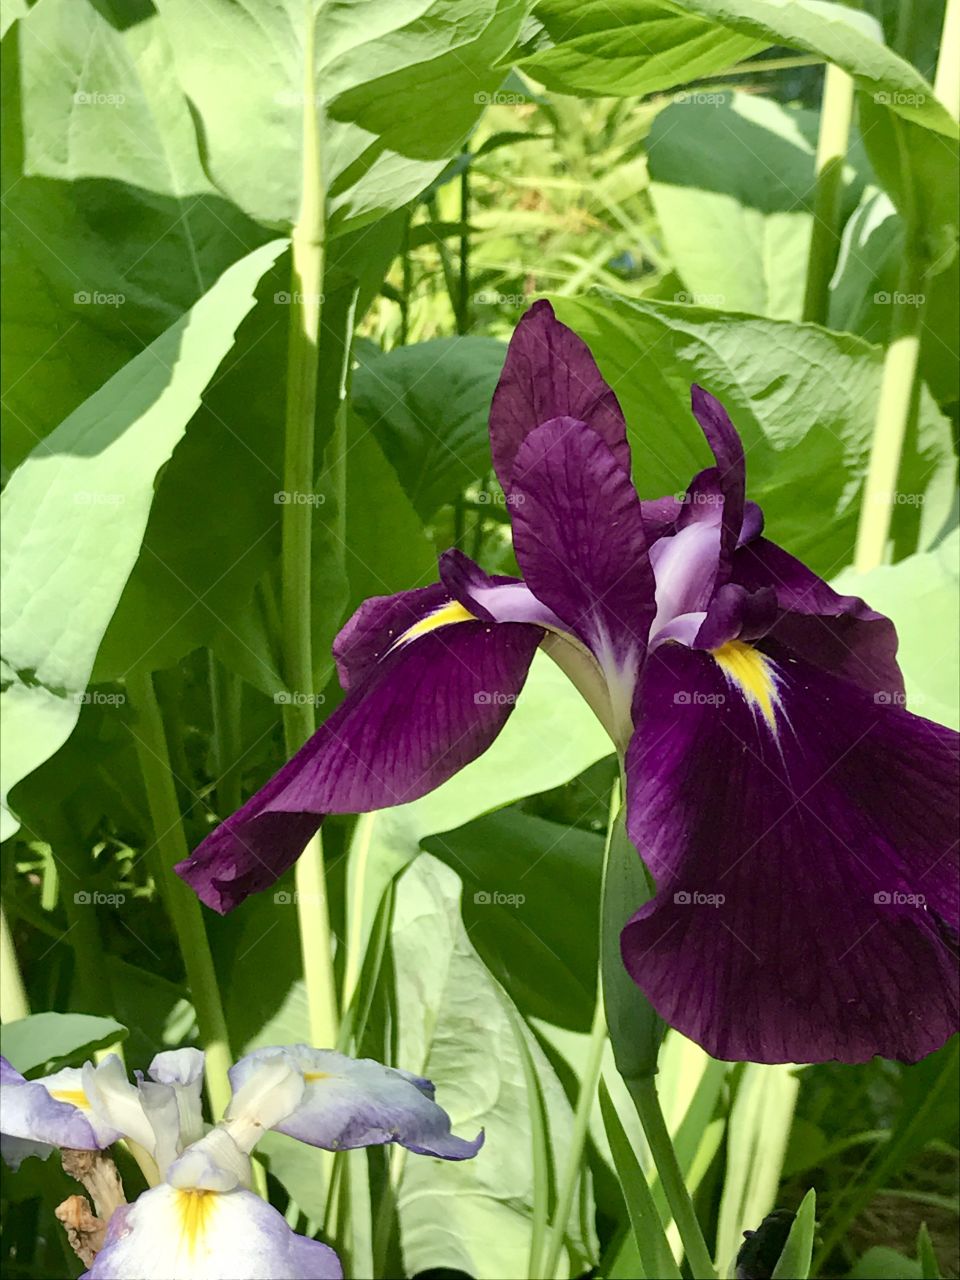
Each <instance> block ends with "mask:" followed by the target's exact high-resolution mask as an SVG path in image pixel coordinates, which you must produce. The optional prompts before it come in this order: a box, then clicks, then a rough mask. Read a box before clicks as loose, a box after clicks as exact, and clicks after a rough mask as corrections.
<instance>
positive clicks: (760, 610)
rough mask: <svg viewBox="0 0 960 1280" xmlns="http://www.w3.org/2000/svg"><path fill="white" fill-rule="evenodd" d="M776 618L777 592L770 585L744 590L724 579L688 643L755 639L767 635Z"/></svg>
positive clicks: (700, 645) (716, 644)
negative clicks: (754, 589)
mask: <svg viewBox="0 0 960 1280" xmlns="http://www.w3.org/2000/svg"><path fill="white" fill-rule="evenodd" d="M776 618H777V596H776V592H775V591H774V590H773V588H772V587H759V588H758V589H757V590H756V591H748V590H747V589H746V587H741V586H740V585H739V584H738V583H735V582H727V583H725V584H724V586H722V587H721V588H720V590H719V591H718V592H717V593H716V595H715V596H714V598H713V599H712V600H711V601H710V607H709V608H708V610H707V615H706V617H705V618H704V620H703V622H702V623H701V624H700V629H699V631H698V632H697V634H696V637H695V639H694V640H693V643H692V646H691V647H692V648H695V649H719V648H720V647H721V645H725V644H728V643H729V642H730V641H731V640H758V639H760V637H761V636H765V635H767V633H768V632H769V631H770V629H771V627H772V626H773V624H774V622H775V621H776Z"/></svg>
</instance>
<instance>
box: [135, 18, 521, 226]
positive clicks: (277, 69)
mask: <svg viewBox="0 0 960 1280" xmlns="http://www.w3.org/2000/svg"><path fill="white" fill-rule="evenodd" d="M157 7H158V9H159V11H160V14H161V16H162V17H163V20H164V23H165V25H166V27H167V31H168V35H169V38H170V41H171V43H172V45H173V48H174V54H175V58H176V65H177V72H178V75H179V78H180V82H181V84H182V85H183V88H184V90H185V92H186V93H187V95H188V96H189V98H190V100H191V102H192V103H193V105H194V108H195V110H196V113H197V118H198V128H199V129H200V131H201V137H202V139H203V145H204V148H205V153H206V158H207V164H208V167H209V171H210V173H211V175H212V176H213V178H214V181H215V182H216V183H217V184H218V186H219V187H220V188H221V189H222V190H223V191H224V192H226V193H228V194H229V195H230V197H231V199H233V200H235V201H236V203H237V204H239V205H240V206H241V208H243V209H246V210H247V211H248V212H249V213H250V214H251V215H252V216H253V217H255V218H257V219H258V220H259V221H262V222H266V223H268V224H270V225H289V224H290V223H292V222H293V221H294V219H295V218H296V216H297V212H298V207H299V203H300V170H301V135H302V117H303V100H304V93H305V87H304V57H305V54H304V47H305V38H306V27H307V23H306V14H307V13H308V10H309V8H310V6H309V5H308V4H304V3H303V0H278V2H277V3H275V4H269V5H264V4H260V3H256V2H255V0H240V2H239V3H238V2H237V0H208V2H207V3H205V4H204V5H203V6H198V5H197V4H195V3H194V0H158V4H157ZM315 8H316V12H317V15H318V17H317V31H316V51H317V53H316V58H317V62H316V83H315V89H314V92H315V93H316V95H317V99H318V104H319V103H320V102H322V103H323V105H324V107H325V114H326V127H325V130H324V137H323V141H322V146H321V151H322V165H323V176H324V181H325V183H326V187H327V191H328V194H329V198H330V212H331V223H330V225H331V229H332V230H337V231H339V230H343V229H344V227H345V226H346V225H347V224H349V223H355V224H359V223H363V222H368V221H372V220H373V219H375V218H377V217H379V216H381V215H382V214H384V213H386V212H388V211H390V210H392V209H397V208H399V207H400V206H401V205H403V204H406V203H407V202H408V201H409V200H411V199H413V198H414V197H415V196H416V195H418V194H419V193H420V192H421V191H422V190H423V189H424V188H425V187H426V186H427V185H428V184H429V183H430V182H431V181H432V180H433V179H434V178H435V177H436V176H437V174H439V173H440V171H441V170H442V169H443V167H444V164H445V162H446V160H447V159H448V158H449V157H450V156H451V155H453V154H454V152H456V151H457V149H458V148H459V146H460V145H461V143H462V141H463V140H464V138H465V137H466V136H467V134H468V133H469V131H470V129H471V128H472V126H473V124H474V123H475V121H476V120H477V118H478V116H479V115H480V112H481V110H482V104H483V102H484V101H485V100H486V99H485V95H489V94H491V93H493V92H494V90H495V89H496V88H497V86H498V84H499V80H500V78H501V76H499V75H497V74H495V73H493V72H492V70H491V68H492V67H493V66H494V65H495V63H497V62H498V61H499V59H501V58H502V57H503V56H504V55H506V54H507V53H508V52H509V50H510V49H511V47H512V45H513V42H514V40H515V38H516V34H517V32H518V30H519V25H520V21H521V19H522V16H523V11H524V6H523V4H522V3H521V2H520V0H466V2H465V0H392V3H389V4H381V5H378V6H377V9H376V13H375V15H374V14H373V11H372V10H371V7H370V5H369V4H368V3H365V2H364V0H334V2H333V3H328V4H324V5H319V4H317V5H316V6H315Z"/></svg>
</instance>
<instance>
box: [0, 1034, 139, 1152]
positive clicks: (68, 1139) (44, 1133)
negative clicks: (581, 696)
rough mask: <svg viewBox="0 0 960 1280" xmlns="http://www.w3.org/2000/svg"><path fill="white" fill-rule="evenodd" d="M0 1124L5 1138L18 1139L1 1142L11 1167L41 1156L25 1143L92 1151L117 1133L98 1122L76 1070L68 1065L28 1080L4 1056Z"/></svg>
mask: <svg viewBox="0 0 960 1280" xmlns="http://www.w3.org/2000/svg"><path fill="white" fill-rule="evenodd" d="M58 1093H59V1094H60V1095H61V1096H60V1097H58V1096H57V1095H58ZM0 1128H2V1130H3V1134H4V1136H5V1137H7V1138H12V1139H17V1141H16V1142H14V1143H10V1144H8V1143H4V1155H5V1158H7V1159H8V1162H9V1163H11V1164H12V1165H13V1167H17V1166H18V1165H19V1163H20V1161H21V1160H22V1159H23V1158H24V1157H25V1156H27V1155H32V1154H39V1153H38V1152H36V1151H34V1150H31V1149H30V1148H29V1147H26V1146H23V1145H21V1143H24V1142H25V1143H40V1144H43V1145H44V1146H53V1147H72V1148H73V1149H75V1150H78V1151H96V1150H98V1149H100V1148H102V1147H107V1146H109V1145H110V1143H111V1142H116V1140H117V1138H119V1136H120V1134H119V1133H118V1132H117V1131H116V1130H114V1129H108V1128H107V1127H106V1126H105V1125H102V1124H97V1123H96V1120H95V1118H94V1117H93V1116H92V1113H91V1108H90V1104H89V1102H88V1100H87V1097H86V1095H85V1094H84V1092H83V1085H82V1079H81V1072H80V1071H79V1070H77V1069H76V1068H70V1067H68V1068H65V1069H64V1070H63V1071H58V1072H55V1073H54V1074H53V1075H52V1076H46V1077H45V1078H44V1079H42V1080H27V1079H25V1078H24V1077H23V1076H22V1075H21V1074H20V1072H19V1071H17V1070H15V1068H14V1067H12V1066H11V1065H10V1063H9V1062H8V1061H7V1059H6V1058H0ZM44 1154H46V1153H44Z"/></svg>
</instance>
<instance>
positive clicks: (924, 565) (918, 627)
mask: <svg viewBox="0 0 960 1280" xmlns="http://www.w3.org/2000/svg"><path fill="white" fill-rule="evenodd" d="M958 555H960V532H958V531H957V530H954V532H953V533H952V534H951V535H950V536H949V537H948V538H945V539H944V540H943V542H941V543H940V544H939V545H938V546H937V547H936V548H935V549H934V550H932V551H924V552H918V553H917V555H913V556H908V557H907V558H906V559H905V560H901V561H900V562H899V563H898V564H894V565H881V566H880V567H879V568H877V569H871V570H870V572H869V573H857V572H856V570H854V569H845V570H844V571H843V573H841V574H840V575H839V576H838V577H837V578H836V579H834V583H833V585H834V586H835V587H836V589H837V590H838V591H842V592H844V593H845V594H847V595H858V596H862V597H863V599H864V600H867V601H869V603H870V605H871V606H872V607H873V608H874V609H878V610H879V611H880V612H881V613H885V614H887V616H888V617H890V618H892V619H893V621H894V623H895V624H896V627H897V635H898V636H899V637H900V648H899V651H898V653H897V659H898V661H899V663H900V667H901V669H902V670H903V674H904V679H905V681H906V686H907V707H908V708H909V709H910V710H911V711H915V712H916V713H917V715H921V716H925V717H926V718H927V719H928V720H937V721H939V722H940V723H941V724H946V725H949V726H950V727H951V728H952V729H956V728H960V656H958V654H960V623H958V618H960V573H958V569H957V565H958Z"/></svg>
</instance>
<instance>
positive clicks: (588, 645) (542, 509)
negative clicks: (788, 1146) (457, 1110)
mask: <svg viewBox="0 0 960 1280" xmlns="http://www.w3.org/2000/svg"><path fill="white" fill-rule="evenodd" d="M691 399H692V410H693V415H694V417H695V419H696V421H697V422H698V423H699V425H700V428H701V429H702V431H703V433H704V435H705V437H706V441H707V444H708V445H709V447H710V449H711V451H712V453H713V456H714V464H713V465H712V466H710V467H707V468H706V469H705V470H703V471H701V472H699V473H698V474H697V475H695V476H694V477H693V478H692V480H691V481H690V483H689V485H688V486H687V488H686V490H685V491H684V492H683V493H682V494H681V496H680V497H679V498H678V497H676V496H672V497H665V498H660V499H656V500H653V501H641V499H640V498H639V497H638V495H637V493H636V491H635V490H634V487H633V483H632V480H631V454H630V448H629V445H628V442H627V432H626V426H625V422H624V417H623V413H622V411H621V409H620V406H619V404H618V402H617V398H616V396H615V394H614V392H613V390H612V389H611V388H610V387H609V386H608V385H607V383H606V382H605V381H604V379H603V377H602V376H601V374H600V371H599V369H598V368H597V365H596V363H595V361H594V359H593V357H592V355H591V354H590V352H589V350H588V348H587V347H586V345H585V344H584V343H583V342H582V341H581V340H580V338H579V337H577V335H576V334H574V333H573V332H572V331H571V330H570V329H568V328H567V327H566V326H564V325H563V324H561V323H560V322H559V321H558V320H557V319H556V317H555V316H554V313H553V310H552V308H551V307H550V304H549V303H547V302H545V301H543V302H538V303H535V304H534V306H533V307H532V308H531V309H530V310H529V311H528V312H527V314H526V315H525V316H524V317H523V319H522V320H521V322H520V324H519V326H518V328H517V330H516V332H515V334H514V336H513V339H512V341H511V343H510V347H509V350H508V354H507V358H506V363H505V366H504V370H503V374H502V376H501V379H500V382H499V384H498V387H497V390H496V393H495V395H494V398H493V404H492V408H491V419H490V439H491V448H492V454H493V463H494V467H495V469H496V472H497V475H498V477H499V480H500V484H501V486H502V488H503V492H504V495H505V498H506V502H507V504H508V506H509V508H510V511H511V516H512V523H513V543H514V550H515V552H516V558H517V561H518V564H519V566H520V569H521V572H522V575H523V576H522V579H521V578H510V577H503V576H496V577H492V576H490V575H488V574H487V573H485V572H484V571H483V570H482V569H481V568H480V567H479V566H478V565H477V564H475V563H474V562H473V561H472V560H470V559H468V558H467V557H466V556H465V555H464V554H462V553H461V552H459V551H456V550H453V551H448V552H447V553H445V554H444V555H443V556H442V557H441V560H440V566H439V576H440V581H439V582H438V583H436V584H435V585H433V586H427V587H422V588H418V589H416V590H413V591H406V592H401V593H400V594H398V595H393V596H387V597H379V598H376V599H372V600H368V601H367V602H366V603H365V604H363V605H362V606H361V607H360V609H359V610H358V611H357V612H356V613H355V614H354V616H353V617H352V618H351V619H350V621H349V622H348V623H347V624H346V626H345V627H344V628H343V630H342V631H341V632H340V634H339V636H338V637H337V639H336V641H335V644H334V654H335V657H336V660H337V666H338V671H339V675H340V680H341V683H342V685H343V687H344V689H345V690H346V698H345V700H344V702H343V703H342V704H341V706H340V707H339V708H338V709H337V710H336V711H335V712H334V713H333V715H331V716H330V717H329V719H328V720H327V721H326V722H325V724H323V725H322V726H321V728H320V729H319V730H318V731H317V733H316V734H315V735H314V736H313V737H312V738H311V739H310V740H309V742H307V744H306V745H305V746H304V747H303V748H302V749H301V750H300V751H298V752H297V754H296V755H294V756H293V758H292V759H291V760H290V761H289V762H288V763H287V764H285V765H284V766H283V768H281V769H280V771H279V772H278V773H277V774H276V775H275V776H274V777H273V778H271V779H270V781H269V782H267V783H266V785H265V786H264V787H262V788H261V789H260V790H259V791H258V792H257V793H256V794H255V795H254V796H252V797H251V798H250V799H249V800H248V801H247V802H246V803H245V804H244V805H243V806H242V807H241V808H240V809H239V810H238V811H237V812H236V813H235V814H233V815H232V816H231V817H230V818H228V819H227V820H226V821H225V822H223V823H222V824H221V825H220V826H219V827H218V828H217V829H216V830H214V831H213V832H212V833H211V834H210V835H209V836H208V837H207V838H206V839H205V840H204V841H203V843H202V844H201V845H200V846H199V847H198V848H197V849H196V850H195V851H194V853H193V854H192V856H191V857H189V858H188V859H186V860H185V861H184V862H182V863H181V864H180V865H179V866H178V868H177V870H178V873H179V874H180V875H181V876H183V878H184V879H185V880H187V882H188V883H189V884H190V885H192V886H193V888H194V889H195V890H196V892H197V893H198V895H199V896H200V897H201V899H202V900H203V901H204V902H205V903H207V905H209V906H211V907H213V908H214V909H216V910H218V911H221V912H224V911H229V910H231V909H232V908H233V907H235V906H236V905H237V904H238V903H240V902H241V901H243V899H244V898H245V897H246V896H247V895H248V894H250V893H253V892H257V891H259V890H262V889H264V888H266V887H267V886H268V885H270V884H272V883H273V882H274V881H275V880H276V878H277V877H278V876H279V875H281V874H282V873H283V872H284V871H285V870H287V869H288V868H289V867H290V866H291V865H292V864H293V863H294V862H295V861H296V859H297V857H298V856H299V854H300V852H301V851H302V849H303V848H304V846H305V844H306V843H307V841H308V840H309V838H310V837H311V835H312V834H313V833H314V832H315V831H316V830H317V828H318V826H319V825H320V823H321V822H322V821H323V818H324V816H325V815H326V814H329V813H358V812H365V811H368V810H372V809H377V808H383V807H387V806H392V805H397V804H402V803H405V802H407V801H410V800H414V799H416V798H417V797H419V796H421V795H423V794H425V793H426V792H428V791H430V790H431V789H432V788H434V787H436V786H438V785H439V784H440V783H442V782H444V781H445V780H446V779H447V778H449V777H450V776H451V775H452V774H454V773H455V772H456V771H457V770H459V769H460V768H462V767H463V766H464V765H466V764H467V763H469V762H470V761H471V760H473V759H474V758H475V757H476V756H478V755H479V754H480V753H481V752H483V751H484V750H486V749H487V747H489V746H490V744H491V743H492V742H493V740H494V739H495V737H496V736H497V734H498V733H499V731H500V729H501V728H502V727H503V725H504V723H505V721H506V720H507V718H508V716H509V715H510V711H511V709H512V707H513V704H514V702H515V700H516V697H517V695H518V694H519V693H520V691H521V689H522V687H523V683H524V680H525V678H526V675H527V671H528V669H529V666H530V662H531V660H532V658H533V655H534V653H535V651H536V650H537V648H540V647H542V648H544V649H545V650H546V651H547V653H549V654H550V656H551V657H553V658H554V659H555V660H556V662H557V663H558V664H559V665H560V666H561V667H562V669H563V670H564V671H565V672H567V674H568V675H569V676H570V678H571V679H572V680H573V681H574V683H575V684H576V686H577V687H578V688H579V689H580V690H581V692H582V693H583V695H584V696H585V697H586V699H587V700H588V702H589V703H590V705H591V706H592V707H593V709H594V710H595V712H596V714H597V715H598V717H599V718H600V720H601V721H602V723H603V724H604V726H605V727H606V728H607V730H608V732H609V734H610V737H611V740H612V741H613V743H614V745H615V747H616V749H617V751H618V753H619V754H620V757H621V760H622V763H623V770H624V778H625V792H626V794H625V801H626V829H627V833H628V835H629V838H630V840H631V842H632V844H633V845H634V847H635V848H636V849H637V850H639V852H640V855H642V858H643V862H644V864H645V866H646V868H647V869H648V871H649V874H650V876H651V877H652V880H653V882H654V884H655V893H654V894H653V896H652V897H651V898H650V900H649V901H646V902H639V901H634V902H628V901H624V902H623V903H622V904H621V908H622V911H621V923H622V933H621V937H620V945H621V952H622V959H623V963H624V965H625V967H626V970H627V971H628V972H629V974H630V976H631V977H632V979H633V981H634V982H635V983H636V984H637V985H638V986H639V988H640V989H641V990H642V991H643V993H644V994H645V996H646V997H647V999H648V1000H649V1002H650V1004H651V1005H652V1006H653V1008H654V1009H655V1010H656V1012H657V1013H658V1014H659V1015H660V1016H661V1017H662V1018H663V1019H664V1021H665V1022H666V1023H668V1024H669V1025H671V1026H673V1027H676V1028H677V1029H678V1030H680V1031H681V1032H682V1033H683V1034H684V1035H686V1036H688V1037H689V1038H691V1039H693V1040H695V1041H696V1042H697V1043H699V1044H700V1045H702V1046H703V1048H704V1049H706V1050H707V1052H708V1053H710V1054H711V1055H712V1056H713V1057H715V1058H722V1059H730V1060H747V1061H754V1062H766V1063H773V1062H818V1061H827V1060H832V1059H837V1060H840V1061H844V1062H862V1061H865V1060H867V1059H869V1058H871V1057H872V1056H874V1055H875V1054H882V1055H884V1056H887V1057H891V1058H899V1059H902V1060H904V1061H916V1060H917V1059H918V1058H920V1057H923V1056H924V1055H925V1054H928V1053H930V1052H932V1051H933V1050H934V1049H936V1048H938V1047H939V1046H940V1045H942V1044H943V1043H944V1041H945V1040H946V1039H947V1037H948V1036H949V1035H950V1034H951V1033H952V1031H953V1030H954V1029H955V1027H956V1022H957V967H956V962H955V948H956V941H957V927H958V889H957V843H956V824H957V786H956V783H957V764H958V750H957V746H958V739H957V735H956V734H955V733H954V732H953V731H951V730H949V729H947V728H944V727H943V726H941V725H938V724H935V723H932V722H931V721H929V720H926V719H924V718H922V717H920V716H917V715H914V714H912V713H911V712H910V711H908V710H907V709H906V707H905V705H904V686H903V679H902V676H901V673H900V670H899V668H898V666H897V662H896V650H897V637H896V632H895V629H894V627H893V624H892V623H891V621H890V620H889V619H888V618H886V617H884V616H882V615H881V614H879V613H877V612H875V611H874V610H873V609H871V608H870V607H869V606H868V605H867V604H865V603H864V601H862V600H860V599H858V598H856V597H853V596H844V595H840V594H838V593H837V592H835V591H833V590H832V589H831V588H830V587H829V586H828V584H827V583H826V582H824V581H823V580H821V579H820V578H819V577H818V576H817V575H816V574H814V573H813V572H812V571H811V570H810V569H808V568H807V567H806V566H804V565H803V564H802V563H801V562H800V561H799V560H797V559H795V558H794V557H793V556H791V555H790V554H789V553H788V552H787V551H785V550H784V549H783V548H781V547H779V546H778V545H777V544H776V543H775V542H773V541H772V540H770V539H768V538H766V537H765V536H764V533H763V514H762V512H761V510H760V508H759V507H758V506H757V505H756V504H755V503H753V502H750V501H748V500H747V498H746V460H745V456H744V449H743V444H742V442H741V439H740V437H739V435H738V433H737V431H736V429H735V427H734V425H733V423H732V422H731V420H730V417H729V416H728V414H727V412H726V411H725V409H724V407H723V405H722V404H721V402H720V401H719V400H718V399H717V398H715V396H714V395H712V394H711V393H710V392H709V391H707V390H705V389H703V388H701V387H698V386H694V387H693V389H692V397H691ZM642 466H643V459H642V457H641V458H640V460H639V470H640V471H641V472H642ZM572 944H574V943H573V942H572Z"/></svg>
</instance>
